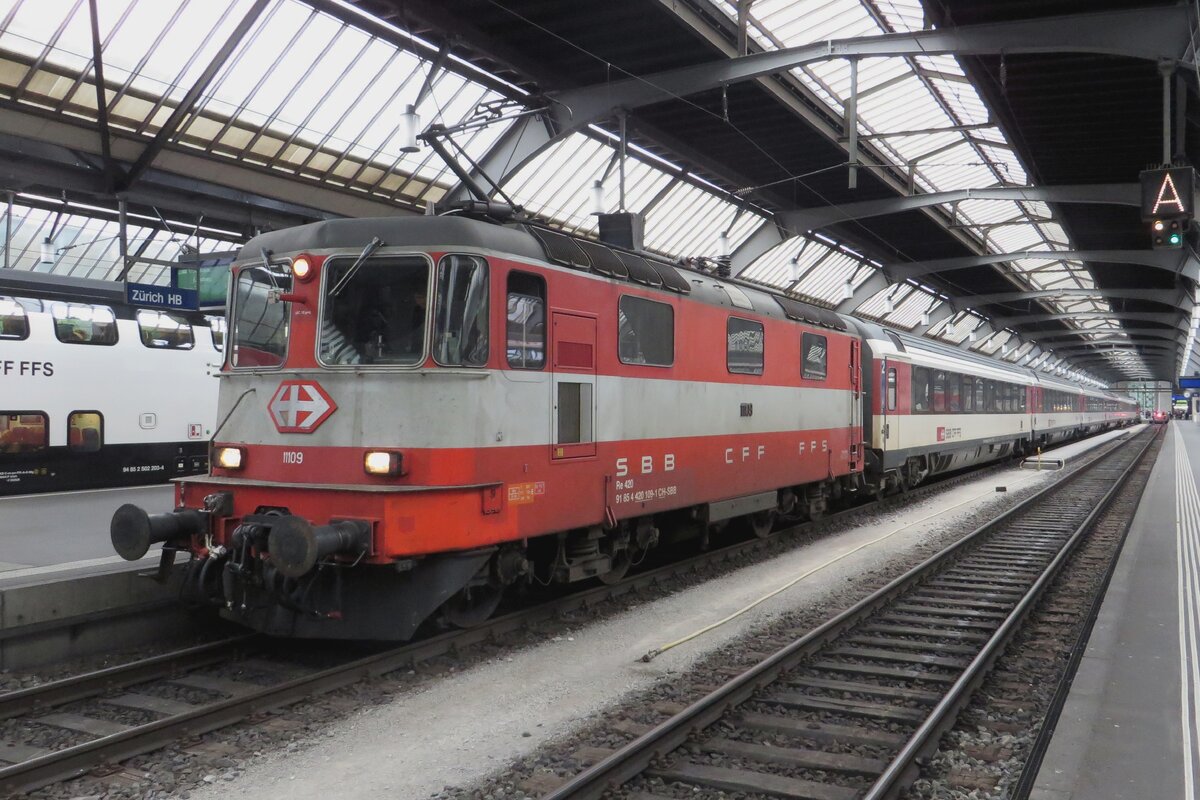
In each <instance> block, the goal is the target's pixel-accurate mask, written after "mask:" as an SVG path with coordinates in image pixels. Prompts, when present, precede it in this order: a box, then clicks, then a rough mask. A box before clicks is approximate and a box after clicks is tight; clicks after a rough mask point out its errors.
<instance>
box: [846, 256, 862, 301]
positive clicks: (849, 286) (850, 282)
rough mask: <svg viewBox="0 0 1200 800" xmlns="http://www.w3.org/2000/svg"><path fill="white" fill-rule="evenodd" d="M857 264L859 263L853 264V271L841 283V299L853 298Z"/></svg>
mask: <svg viewBox="0 0 1200 800" xmlns="http://www.w3.org/2000/svg"><path fill="white" fill-rule="evenodd" d="M858 266H859V265H857V264H856V265H855V266H854V272H853V273H852V274H851V275H850V277H849V278H847V279H846V282H845V283H843V284H842V299H843V300H853V299H854V279H855V278H857V277H858Z"/></svg>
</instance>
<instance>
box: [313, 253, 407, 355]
mask: <svg viewBox="0 0 1200 800" xmlns="http://www.w3.org/2000/svg"><path fill="white" fill-rule="evenodd" d="M428 293H429V262H428V261H427V260H426V259H424V258H422V257H420V256H384V257H378V258H367V259H365V260H363V261H361V262H360V261H359V260H358V259H357V258H351V257H347V258H342V257H338V258H330V259H329V261H327V262H326V266H325V300H324V303H323V305H322V309H321V314H322V317H321V337H320V346H319V352H320V360H321V362H322V363H323V364H329V365H346V364H389V365H396V366H415V365H417V364H420V363H421V362H422V361H423V360H424V357H425V329H426V324H425V323H426V313H425V308H426V303H427V299H426V298H427V296H428Z"/></svg>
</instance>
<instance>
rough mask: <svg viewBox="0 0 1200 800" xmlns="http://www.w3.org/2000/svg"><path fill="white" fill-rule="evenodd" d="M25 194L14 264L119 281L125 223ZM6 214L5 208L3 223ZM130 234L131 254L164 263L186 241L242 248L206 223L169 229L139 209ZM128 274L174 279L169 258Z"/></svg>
mask: <svg viewBox="0 0 1200 800" xmlns="http://www.w3.org/2000/svg"><path fill="white" fill-rule="evenodd" d="M22 197H23V196H22V195H17V202H15V203H14V204H13V219H12V250H11V253H10V255H9V258H10V262H9V266H10V267H12V268H13V269H24V270H30V271H32V272H54V273H57V274H60V275H70V276H72V277H76V278H93V279H96V280H115V279H116V277H117V276H118V275H119V274H120V273H121V256H120V243H119V241H118V236H119V226H118V225H117V222H116V221H115V220H106V219H100V218H98V217H97V216H95V213H96V211H97V209H94V208H89V207H86V206H67V207H65V208H64V209H63V210H62V212H61V213H60V212H58V211H50V210H47V209H45V208H39V207H35V206H30V205H25V204H23V203H21V199H22ZM38 199H42V198H38ZM50 202H53V200H51V201H50ZM4 208H5V207H4V206H0V209H4ZM3 217H4V214H3V213H0V226H2V225H3ZM127 235H128V237H129V245H128V246H129V253H131V254H138V256H139V258H141V259H152V260H153V261H160V262H171V261H175V260H176V259H177V257H178V256H179V255H180V253H181V252H182V251H183V248H184V247H185V246H186V247H188V248H190V249H191V250H192V251H198V252H200V253H213V252H220V251H226V250H236V249H237V248H238V247H239V246H240V242H239V241H238V240H237V239H236V238H235V237H233V236H232V235H230V234H227V233H224V232H218V231H213V230H212V229H205V228H201V229H200V230H199V231H195V230H194V229H193V228H192V227H188V226H187V225H185V224H183V223H180V224H179V225H177V226H173V230H167V229H164V228H163V227H162V224H161V222H159V221H158V220H155V219H150V218H145V217H140V216H138V215H135V214H131V215H129V223H128V225H127ZM51 236H52V237H53V240H52V242H51V247H50V250H51V252H50V253H47V255H50V256H51V259H50V260H49V261H43V260H42V243H43V242H44V241H45V240H46V239H47V238H48V237H51ZM128 279H129V280H130V281H133V282H135V283H149V284H155V285H164V286H165V285H168V284H169V283H170V279H171V276H170V268H169V267H168V266H167V265H166V263H160V264H155V263H150V262H148V261H144V260H143V261H137V262H135V263H134V265H133V267H132V268H131V269H130V271H129V276H128Z"/></svg>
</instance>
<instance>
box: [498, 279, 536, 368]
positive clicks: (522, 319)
mask: <svg viewBox="0 0 1200 800" xmlns="http://www.w3.org/2000/svg"><path fill="white" fill-rule="evenodd" d="M506 339H507V343H506V349H507V352H508V365H509V366H510V367H513V368H514V369H541V368H542V367H544V366H545V365H546V282H545V281H544V280H542V278H541V277H540V276H538V275H530V274H529V273H528V272H510V273H508V327H507V335H506Z"/></svg>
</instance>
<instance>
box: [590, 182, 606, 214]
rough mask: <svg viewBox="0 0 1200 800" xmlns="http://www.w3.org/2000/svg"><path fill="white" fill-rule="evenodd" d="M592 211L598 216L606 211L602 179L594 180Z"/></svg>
mask: <svg viewBox="0 0 1200 800" xmlns="http://www.w3.org/2000/svg"><path fill="white" fill-rule="evenodd" d="M592 213H593V214H595V215H596V216H599V215H601V214H603V213H604V184H603V183H602V182H601V181H593V182H592Z"/></svg>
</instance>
